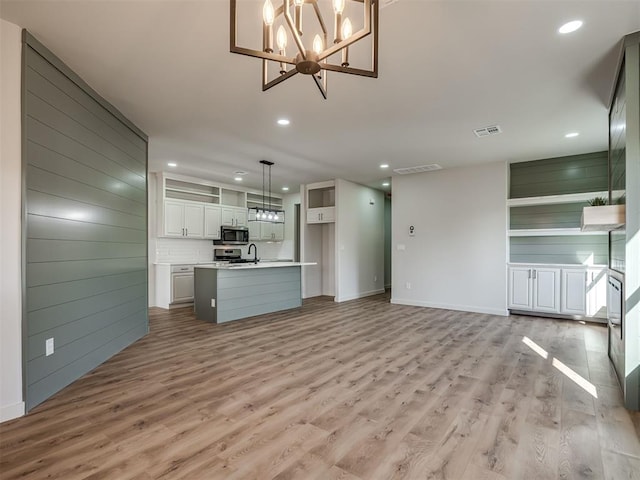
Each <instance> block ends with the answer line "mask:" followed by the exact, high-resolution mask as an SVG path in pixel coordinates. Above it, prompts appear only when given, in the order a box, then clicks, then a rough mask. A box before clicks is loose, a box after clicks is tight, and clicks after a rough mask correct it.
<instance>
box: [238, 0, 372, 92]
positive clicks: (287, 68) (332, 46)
mask: <svg viewBox="0 0 640 480" xmlns="http://www.w3.org/2000/svg"><path fill="white" fill-rule="evenodd" d="M272 1H273V2H274V3H276V4H279V5H278V6H277V7H274V3H272ZM331 1H332V6H333V31H332V32H329V31H328V30H327V24H326V23H325V21H324V18H323V15H322V9H321V5H320V4H321V3H323V2H322V1H321V0H265V2H264V5H263V8H262V49H261V50H255V49H250V48H244V47H240V46H238V45H237V39H238V5H237V4H238V0H231V20H230V22H231V25H230V28H231V36H230V40H231V41H230V43H231V52H232V53H239V54H242V55H249V56H251V57H257V58H261V59H262V91H266V90H269V89H270V88H271V87H274V86H276V85H278V84H279V83H282V82H284V81H285V80H287V79H288V78H291V77H292V76H294V75H296V74H298V73H302V74H303V75H311V77H312V78H313V80H314V81H315V83H316V85H317V86H318V88H319V89H320V93H321V94H322V96H323V97H324V98H325V99H326V98H327V71H332V72H340V73H349V74H352V75H361V76H364V77H373V78H377V77H378V8H379V1H380V0H331ZM347 7H348V8H347ZM347 10H349V11H348V12H347ZM354 12H357V13H358V14H360V13H361V14H362V28H361V29H360V30H358V31H356V32H354V31H353V28H354V27H353V23H352V20H351V19H350V18H349V17H348V16H347V13H354ZM292 13H293V15H292ZM303 15H304V16H305V18H306V17H308V16H311V18H312V19H315V22H314V23H315V24H316V25H315V28H316V30H315V31H317V33H316V34H315V36H314V37H313V39H312V41H310V42H307V43H305V41H304V40H307V38H303V37H304V30H303ZM352 18H354V19H355V18H356V17H355V16H352ZM276 27H277V30H276V34H275V46H276V47H277V50H276V51H274V29H276ZM312 34H313V33H312ZM369 34H372V39H371V41H370V44H371V45H370V46H371V69H370V70H367V69H363V68H354V67H352V66H351V64H350V60H349V46H351V45H353V44H354V43H356V42H358V41H360V40H362V39H363V38H365V37H367V36H368V35H369ZM290 39H292V40H293V44H294V50H295V52H296V53H295V55H293V56H291V52H289V53H288V52H287V45H288V44H289V40H290ZM308 40H311V39H308ZM334 56H335V58H336V59H337V58H338V57H339V59H340V62H339V63H337V62H336V61H335V60H334ZM332 62H333V63H332ZM270 67H271V68H270ZM274 67H275V68H274ZM323 70H324V72H323ZM274 71H275V75H274V73H273V72H274Z"/></svg>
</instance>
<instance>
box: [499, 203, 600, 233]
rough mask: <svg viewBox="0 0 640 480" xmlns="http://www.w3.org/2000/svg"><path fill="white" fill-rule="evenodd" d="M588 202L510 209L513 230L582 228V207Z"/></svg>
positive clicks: (510, 223)
mask: <svg viewBox="0 0 640 480" xmlns="http://www.w3.org/2000/svg"><path fill="white" fill-rule="evenodd" d="M587 205H588V203H587V202H577V203H555V204H550V205H529V206H525V207H511V208H510V209H509V225H510V228H511V230H520V229H529V228H542V229H546V228H580V220H581V217H582V209H583V208H584V207H586V206H587Z"/></svg>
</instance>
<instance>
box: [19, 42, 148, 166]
mask: <svg viewBox="0 0 640 480" xmlns="http://www.w3.org/2000/svg"><path fill="white" fill-rule="evenodd" d="M26 54H27V56H28V61H27V64H28V66H29V68H30V69H32V70H34V71H35V72H37V73H38V74H39V75H41V76H42V77H43V78H44V79H46V80H47V81H49V82H51V83H52V84H53V85H55V86H57V87H58V88H59V89H60V90H61V91H62V92H64V94H65V95H68V96H69V97H70V98H73V99H74V100H75V101H76V102H78V104H79V105H82V106H83V107H84V108H85V109H86V110H87V111H89V112H91V114H93V115H95V116H96V117H97V118H99V119H100V120H102V121H103V122H104V123H105V124H106V125H108V126H109V127H110V128H112V129H113V130H114V131H117V132H118V133H119V134H120V136H121V137H122V138H123V139H124V140H126V141H128V142H130V143H132V144H133V145H135V146H136V147H137V148H138V150H140V151H141V152H143V153H144V154H145V156H144V158H146V149H147V139H146V136H144V135H143V136H144V137H145V138H142V137H141V136H140V133H141V132H140V131H139V130H135V126H133V127H134V130H132V129H131V128H130V127H131V126H132V125H126V124H125V123H123V122H122V121H121V119H120V118H117V117H116V116H114V114H113V112H110V111H109V110H107V109H106V108H105V105H104V103H105V102H104V99H102V98H100V99H98V98H95V97H94V96H93V95H91V93H89V94H88V95H87V91H86V90H84V89H83V88H82V86H81V88H79V89H78V88H75V86H78V85H79V83H80V82H81V80H80V82H79V81H78V80H79V79H78V78H71V76H69V72H62V71H60V70H59V69H57V68H54V69H51V68H50V67H51V64H50V63H49V61H48V60H49V59H45V58H44V57H43V56H42V55H41V54H40V53H38V52H35V51H33V50H31V49H30V50H28V51H27V52H26ZM116 113H118V112H116Z"/></svg>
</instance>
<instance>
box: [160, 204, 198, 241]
mask: <svg viewBox="0 0 640 480" xmlns="http://www.w3.org/2000/svg"><path fill="white" fill-rule="evenodd" d="M163 223H164V232H163V233H164V236H166V237H183V238H202V236H203V231H204V206H202V205H198V204H194V203H191V202H181V201H179V200H166V201H165V202H164V222H163Z"/></svg>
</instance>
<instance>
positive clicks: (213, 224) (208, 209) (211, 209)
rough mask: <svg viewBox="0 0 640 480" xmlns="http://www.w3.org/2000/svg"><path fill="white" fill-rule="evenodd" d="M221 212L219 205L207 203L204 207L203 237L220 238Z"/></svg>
mask: <svg viewBox="0 0 640 480" xmlns="http://www.w3.org/2000/svg"><path fill="white" fill-rule="evenodd" d="M220 225H222V212H221V211H220V207H218V206H212V205H207V206H205V207H204V238H211V239H214V240H217V239H219V238H220Z"/></svg>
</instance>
